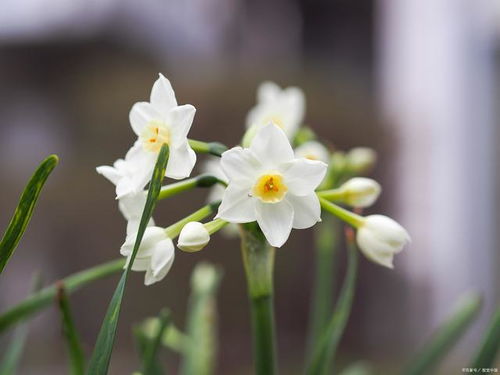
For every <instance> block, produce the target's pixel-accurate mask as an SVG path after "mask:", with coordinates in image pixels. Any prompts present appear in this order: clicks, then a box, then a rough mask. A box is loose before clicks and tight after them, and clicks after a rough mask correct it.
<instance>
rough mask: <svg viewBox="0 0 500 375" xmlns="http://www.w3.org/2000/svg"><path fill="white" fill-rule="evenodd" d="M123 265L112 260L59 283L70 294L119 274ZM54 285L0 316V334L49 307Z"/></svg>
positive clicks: (55, 289) (54, 288) (52, 298)
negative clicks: (94, 282)
mask: <svg viewBox="0 0 500 375" xmlns="http://www.w3.org/2000/svg"><path fill="white" fill-rule="evenodd" d="M124 264H125V259H123V258H122V259H117V260H113V261H111V262H107V263H104V264H100V265H98V266H95V267H92V268H90V269H88V270H85V271H81V272H78V273H75V274H73V275H71V276H68V277H66V278H64V279H62V280H61V282H62V283H64V286H65V289H66V293H67V294H71V293H73V292H76V291H77V290H78V289H80V288H81V287H83V286H85V285H87V284H89V283H91V282H93V281H95V280H100V279H103V278H104V277H107V276H109V275H112V274H114V273H117V272H120V271H121V270H122V269H123V265H124ZM56 285H57V283H56V284H53V285H50V286H48V287H46V288H43V289H42V290H40V291H39V292H37V293H34V294H33V295H31V296H30V297H28V298H26V299H25V300H24V301H22V302H20V303H19V304H17V305H16V306H14V307H12V308H11V309H9V310H8V311H6V312H5V313H3V314H2V315H0V333H2V332H3V331H5V330H6V329H7V328H9V327H11V326H12V325H14V324H16V323H18V322H21V321H23V320H25V319H28V318H29V317H31V316H32V315H33V314H35V313H37V312H39V311H40V310H42V309H43V308H45V307H47V306H50V305H51V304H52V301H53V300H54V298H55V296H56V294H57V288H56Z"/></svg>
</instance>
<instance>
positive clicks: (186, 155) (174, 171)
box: [165, 142, 196, 180]
mask: <svg viewBox="0 0 500 375" xmlns="http://www.w3.org/2000/svg"><path fill="white" fill-rule="evenodd" d="M195 164H196V153H195V152H194V151H193V150H192V149H191V147H190V146H189V144H188V143H187V142H186V143H184V145H182V146H180V147H177V148H171V149H170V154H169V156H168V164H167V169H166V172H165V176H167V177H170V178H175V179H177V180H179V179H182V178H186V177H189V175H190V174H191V171H192V170H193V168H194V165H195Z"/></svg>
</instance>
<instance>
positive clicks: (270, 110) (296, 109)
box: [246, 82, 305, 139]
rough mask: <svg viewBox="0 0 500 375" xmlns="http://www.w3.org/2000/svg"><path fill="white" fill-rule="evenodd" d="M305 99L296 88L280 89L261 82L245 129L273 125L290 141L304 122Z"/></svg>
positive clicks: (269, 83) (270, 83) (274, 85)
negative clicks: (281, 130) (255, 102)
mask: <svg viewBox="0 0 500 375" xmlns="http://www.w3.org/2000/svg"><path fill="white" fill-rule="evenodd" d="M304 114H305V97H304V93H303V91H302V90H301V89H299V88H298V87H287V88H286V89H283V90H282V89H281V88H280V87H279V86H278V85H276V84H275V83H273V82H263V83H261V85H260V86H259V88H258V89H257V105H256V106H255V107H253V108H252V109H251V110H250V111H249V112H248V115H247V121H246V123H247V128H250V127H252V126H255V127H257V130H258V128H259V127H262V126H265V125H268V124H269V123H271V122H272V123H274V124H276V125H278V126H279V127H280V128H281V129H283V131H284V132H285V133H286V135H287V136H288V138H289V139H292V138H293V136H294V135H295V133H296V132H297V130H298V128H299V127H300V125H301V124H302V121H303V120H304Z"/></svg>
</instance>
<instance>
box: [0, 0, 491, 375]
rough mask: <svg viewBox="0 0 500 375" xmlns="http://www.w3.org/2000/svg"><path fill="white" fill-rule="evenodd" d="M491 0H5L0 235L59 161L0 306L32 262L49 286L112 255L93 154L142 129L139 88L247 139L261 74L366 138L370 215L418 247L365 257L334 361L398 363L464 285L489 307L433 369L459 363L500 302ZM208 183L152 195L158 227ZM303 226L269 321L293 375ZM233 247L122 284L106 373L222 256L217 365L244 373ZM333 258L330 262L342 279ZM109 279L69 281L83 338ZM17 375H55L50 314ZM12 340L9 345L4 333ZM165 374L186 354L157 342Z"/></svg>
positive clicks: (333, 124) (0, 43)
mask: <svg viewBox="0 0 500 375" xmlns="http://www.w3.org/2000/svg"><path fill="white" fill-rule="evenodd" d="M499 36H500V2H499V1H498V0H403V1H390V0H379V1H347V0H335V1H332V0H329V1H327V0H315V1H306V0H296V1H285V0H278V1H272V2H270V1H263V0H257V1H249V0H204V1H202V0H190V1H182V0H170V1H167V0H143V1H140V2H139V1H131V0H92V1H89V0H86V1H83V0H3V1H2V2H0V176H2V177H1V193H2V194H0V228H4V227H6V225H7V224H8V221H9V220H10V217H11V214H12V212H13V210H14V208H15V206H16V201H17V199H18V196H19V194H20V193H21V191H22V188H23V187H24V184H25V183H26V181H27V179H28V178H29V176H30V175H31V173H32V171H33V169H34V168H35V167H36V165H37V164H38V163H39V161H40V160H41V159H42V158H44V157H45V156H46V155H48V154H51V153H56V154H58V155H59V157H60V159H61V162H60V165H59V166H58V167H57V169H56V170H55V172H54V173H53V175H52V176H51V178H50V179H49V181H48V183H47V185H46V188H45V190H44V191H43V193H42V196H41V199H40V202H39V205H38V207H37V209H36V211H35V214H34V216H33V220H32V222H31V223H30V226H29V228H28V231H27V233H26V235H25V236H24V238H23V240H22V242H21V243H20V246H19V248H18V250H17V252H16V254H15V256H14V257H13V258H12V261H11V263H10V264H9V267H7V269H6V271H5V272H4V273H3V274H2V275H1V276H0V285H1V286H2V288H1V292H0V309H1V310H2V311H3V310H5V309H7V308H8V306H10V305H12V304H14V303H16V302H17V301H19V300H21V299H22V298H24V296H25V295H26V294H27V293H28V291H29V288H30V286H29V285H30V280H31V277H32V274H33V273H34V272H35V271H37V270H41V272H42V274H43V276H44V279H45V280H46V282H47V283H50V282H53V281H55V280H57V279H58V278H61V277H64V276H66V275H68V274H71V273H73V272H76V271H78V270H81V269H84V268H87V267H90V266H92V265H95V264H98V263H101V262H104V261H107V260H111V259H114V258H116V257H118V256H119V253H118V249H119V247H120V245H121V243H122V242H123V240H124V234H125V222H124V220H123V219H122V217H121V215H120V213H119V212H118V209H117V205H116V202H115V200H114V189H113V186H112V185H111V184H110V183H109V182H108V181H106V180H105V179H104V178H102V177H101V176H98V175H97V174H96V172H95V167H96V166H98V165H102V164H110V163H112V162H113V161H114V160H115V159H117V158H119V157H122V156H123V155H124V153H125V152H126V150H128V148H129V147H130V145H131V144H132V142H133V141H134V134H133V132H132V131H131V128H130V126H129V124H128V112H129V110H130V107H131V106H132V105H133V103H135V102H136V101H142V100H146V99H147V98H148V97H149V92H150V89H151V85H152V83H153V82H154V80H155V79H156V77H157V74H158V72H162V73H163V74H165V75H166V76H167V77H168V78H169V79H170V80H171V81H172V84H173V86H174V89H175V91H176V94H177V99H178V101H179V103H190V104H193V105H194V106H195V107H196V108H197V114H196V117H195V121H194V125H193V128H192V132H191V137H193V138H196V139H201V140H207V141H211V140H217V141H221V142H223V143H226V144H228V145H230V146H232V145H235V144H237V143H238V142H239V140H240V138H241V135H242V132H243V129H244V120H245V115H246V112H247V111H248V110H249V109H250V108H251V107H252V106H253V105H254V103H255V91H256V88H257V86H258V84H259V83H260V82H261V81H263V80H273V81H276V82H277V83H278V84H280V85H282V86H288V85H297V86H300V87H302V88H303V89H304V91H305V94H306V98H307V114H306V123H307V124H308V125H310V126H311V127H312V128H313V129H315V131H316V132H317V133H318V134H319V135H320V137H321V138H322V140H324V141H325V142H326V143H327V144H329V145H331V146H335V147H337V148H340V149H349V148H351V147H354V146H369V147H373V148H374V149H376V150H377V151H378V153H379V155H380V161H379V164H378V165H377V167H376V169H375V171H374V177H375V178H376V179H378V180H379V181H380V182H381V183H382V185H383V187H384V190H383V195H382V197H381V200H380V202H378V203H377V205H376V206H375V207H373V208H371V209H370V210H369V212H377V213H385V214H388V215H390V216H392V217H394V218H396V219H397V220H398V221H400V222H401V223H402V224H403V225H404V226H405V227H407V228H408V230H409V232H410V233H411V235H412V239H413V242H412V244H411V245H410V246H409V247H408V248H407V249H406V250H405V251H404V252H403V253H402V254H401V255H399V256H398V257H397V258H396V261H395V265H396V269H395V271H390V270H386V269H383V268H381V267H378V266H376V265H373V264H371V263H369V262H368V261H366V260H365V259H363V260H362V264H361V268H360V282H359V285H358V290H357V296H356V301H355V304H354V310H353V315H352V317H351V320H350V322H349V325H348V328H347V333H346V335H345V338H344V340H343V342H342V345H341V348H340V351H341V361H342V362H343V363H349V362H351V361H355V360H359V359H366V360H368V361H370V362H373V364H374V368H375V369H377V370H378V373H381V374H390V373H391V372H392V371H394V370H395V369H397V368H398V367H399V366H400V365H401V364H402V363H404V361H405V360H406V359H407V358H408V357H409V356H410V354H411V353H413V352H414V351H415V350H416V349H417V348H418V347H419V345H421V344H422V343H423V342H424V340H425V338H427V337H428V336H429V335H430V333H431V332H432V330H433V329H434V328H435V327H436V326H437V325H438V324H439V322H440V321H442V320H443V319H444V318H445V317H446V316H447V314H448V313H449V312H450V310H451V309H452V307H453V304H454V303H455V301H456V300H457V298H458V297H459V296H460V295H461V294H462V293H463V292H464V291H467V290H471V289H475V290H479V291H481V292H482V294H483V296H484V298H485V306H484V309H483V311H482V313H481V318H480V319H479V321H478V322H476V323H475V325H474V326H473V329H472V330H471V332H469V334H468V335H467V337H466V339H465V340H464V341H463V343H462V344H461V345H460V346H459V347H457V348H456V350H454V352H453V355H452V356H451V357H450V358H449V359H448V361H447V362H446V363H445V364H444V366H443V367H442V368H441V369H440V372H439V373H440V374H441V373H442V374H448V373H449V374H456V373H458V372H459V370H461V368H462V367H464V366H465V365H466V364H467V363H468V358H469V357H470V355H471V354H472V353H473V352H474V349H475V346H476V345H477V343H478V340H479V335H480V333H481V331H482V330H483V329H484V327H485V324H486V322H487V319H488V317H489V316H490V315H491V312H492V310H493V308H494V306H495V304H496V303H497V302H498V297H499V294H498V286H499V284H498V266H499V262H498V246H497V245H496V243H497V241H498V240H499V238H498V237H499V236H498V233H497V231H496V229H497V228H498V214H497V213H496V212H497V211H498V208H499V196H498V192H497V191H498V186H499V185H498V182H499V175H498V172H497V171H498V163H497V162H498V158H499V154H498V151H497V146H496V145H497V143H498V141H499V140H500V137H499V132H498V127H497V124H498V122H499V111H498V103H499V95H498V87H499V84H500V77H499V74H498V72H499V67H500V64H499V57H498V56H499V55H498V51H499V48H498V47H499V41H500V39H499ZM205 197H206V192H204V191H197V192H190V193H186V194H185V195H183V196H182V197H179V199H174V200H169V201H163V202H161V204H160V205H159V206H158V209H157V212H156V213H155V218H156V219H157V222H158V223H159V224H162V225H164V226H167V225H168V224H169V223H171V222H173V221H174V220H177V219H178V218H180V217H183V216H185V215H186V214H188V213H190V212H191V211H192V210H194V209H196V208H197V207H199V206H200V205H201V204H202V203H203V202H204V200H205ZM311 240H312V231H311V230H305V231H295V232H293V234H292V236H291V238H290V240H289V242H288V243H287V245H286V246H285V247H284V248H282V249H280V250H278V252H277V259H276V314H277V328H278V335H279V347H280V351H279V355H280V362H281V367H282V373H284V374H298V373H300V371H301V363H302V357H303V354H302V353H303V349H304V343H305V334H306V327H307V318H308V317H307V315H308V310H309V305H308V304H309V298H310V289H311V281H312V272H313V267H312V266H313V259H312V255H313V249H312V245H311ZM238 246H239V245H238V241H237V240H226V239H224V238H221V236H218V237H216V238H214V240H213V242H211V244H210V246H209V247H207V248H206V249H205V250H204V251H203V252H200V253H195V254H186V253H183V252H180V251H178V252H177V253H176V260H175V263H174V267H173V269H172V270H171V272H170V273H169V275H168V276H167V277H166V279H164V280H163V281H162V282H161V283H159V284H156V285H155V286H153V287H149V288H146V287H144V286H143V284H142V277H143V275H142V274H134V275H133V277H132V278H131V280H130V283H129V285H128V289H127V293H126V298H125V304H124V306H123V310H122V311H123V314H122V318H121V320H120V324H119V331H118V339H117V343H116V349H115V353H114V357H113V361H112V368H111V373H112V374H124V373H131V372H132V370H134V369H136V368H137V367H138V361H137V359H136V356H135V355H134V354H133V352H134V346H133V341H132V336H131V331H130V325H131V324H133V323H137V322H139V321H141V320H142V319H143V318H144V317H146V316H151V315H155V314H156V313H157V312H158V311H159V310H160V309H161V308H162V307H163V306H168V307H169V308H170V309H171V310H172V311H173V314H174V320H175V322H176V324H177V325H178V326H181V327H182V326H183V324H184V314H185V310H186V301H187V296H188V293H189V275H190V272H191V270H192V269H193V266H194V265H195V264H196V262H198V261H200V260H210V261H213V262H215V263H217V264H220V265H221V266H222V267H223V268H224V273H225V274H224V280H223V283H222V286H221V289H220V292H219V300H218V305H219V311H220V323H221V324H220V325H221V327H220V339H221V344H220V345H221V347H220V351H219V366H218V371H217V373H218V374H247V373H248V374H249V373H251V369H252V362H251V342H250V330H249V316H248V308H247V307H248V306H247V297H246V286H245V282H244V275H243V270H242V265H241V260H240V256H239V255H240V254H239V247H238ZM343 269H344V267H343V266H342V267H341V273H340V274H339V275H338V276H339V277H342V275H343ZM116 282H117V278H116V277H113V278H110V279H107V280H103V281H100V282H98V283H95V284H93V285H91V286H89V287H86V288H85V289H84V290H82V291H80V292H78V293H77V294H75V295H74V296H73V297H72V298H71V301H72V306H73V310H74V314H75V319H76V322H77V325H78V328H79V330H80V332H81V336H82V339H83V341H84V343H85V347H86V351H87V353H90V352H91V350H92V345H93V343H94V342H95V337H96V335H97V332H98V329H99V327H100V324H101V321H102V318H103V315H104V312H105V309H106V306H107V303H108V301H109V298H110V296H111V294H112V292H113V290H114V287H115V285H116ZM31 327H32V329H31V334H30V336H29V342H28V345H27V348H26V353H25V355H24V357H23V365H22V368H21V369H20V373H21V374H64V373H66V372H67V370H66V359H65V348H64V343H63V340H62V339H61V327H60V322H59V315H58V312H57V311H56V309H55V308H51V309H48V310H46V311H45V312H43V313H42V314H40V315H39V316H38V317H37V318H36V319H35V320H34V321H33V324H32V326H31ZM6 342H7V340H6V339H5V338H4V339H2V340H1V341H0V344H2V345H5V344H6ZM166 362H167V363H168V366H169V368H170V369H171V371H172V373H175V368H176V366H177V358H176V357H175V355H172V354H167V356H166Z"/></svg>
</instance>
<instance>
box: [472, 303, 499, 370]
mask: <svg viewBox="0 0 500 375" xmlns="http://www.w3.org/2000/svg"><path fill="white" fill-rule="evenodd" d="M499 349H500V307H499V308H497V311H496V312H495V315H494V316H493V319H492V320H491V323H490V325H489V326H488V328H487V329H486V332H485V334H484V338H483V341H482V343H481V346H480V347H479V350H478V352H477V354H476V356H475V357H474V360H473V361H472V364H471V366H470V367H472V368H491V367H493V364H494V362H495V358H496V357H497V355H498V350H499Z"/></svg>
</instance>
